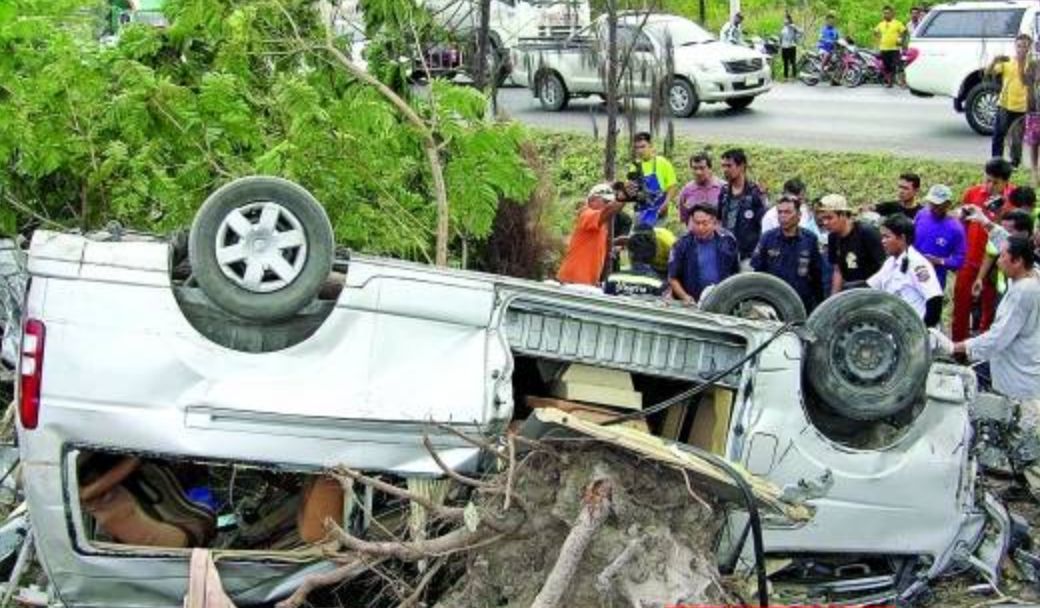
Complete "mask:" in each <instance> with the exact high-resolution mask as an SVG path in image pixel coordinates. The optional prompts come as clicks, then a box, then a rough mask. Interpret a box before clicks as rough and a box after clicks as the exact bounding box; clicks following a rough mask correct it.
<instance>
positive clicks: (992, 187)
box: [983, 158, 1011, 196]
mask: <svg viewBox="0 0 1040 608" xmlns="http://www.w3.org/2000/svg"><path fill="white" fill-rule="evenodd" d="M1010 179H1011V163H1009V162H1008V161H1006V160H1004V159H1003V158H991V159H990V160H989V161H987V162H986V167H985V179H984V181H983V183H984V184H985V186H986V189H987V190H989V193H990V194H992V195H994V196H1001V195H1003V194H1004V188H1007V185H1008V181H1009V180H1010Z"/></svg>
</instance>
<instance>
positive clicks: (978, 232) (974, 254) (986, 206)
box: [950, 158, 1014, 342]
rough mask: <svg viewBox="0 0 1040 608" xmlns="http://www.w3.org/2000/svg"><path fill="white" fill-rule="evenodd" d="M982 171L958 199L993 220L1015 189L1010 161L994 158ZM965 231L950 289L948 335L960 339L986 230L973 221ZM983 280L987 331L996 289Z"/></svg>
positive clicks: (965, 333)
mask: <svg viewBox="0 0 1040 608" xmlns="http://www.w3.org/2000/svg"><path fill="white" fill-rule="evenodd" d="M985 171H986V175H985V178H984V180H983V182H982V183H981V184H979V185H977V186H972V187H971V188H968V190H967V191H966V192H965V193H964V198H963V200H962V201H961V202H962V203H963V204H964V205H972V206H975V207H978V208H980V209H982V211H983V213H985V214H986V217H988V218H990V220H994V221H995V219H996V217H997V216H998V215H999V214H1000V213H1001V212H1002V211H1003V208H1004V207H1007V206H1008V202H1007V197H1008V195H1009V194H1010V193H1011V190H1013V189H1014V188H1013V187H1012V186H1011V183H1010V180H1011V163H1009V162H1008V161H1006V160H1004V159H1003V158H994V159H992V160H990V161H989V162H987V163H986V169H985ZM998 199H999V201H998ZM994 202H996V205H998V206H996V209H994V205H993V204H992V203H994ZM965 232H966V237H967V239H966V240H967V246H966V248H965V253H964V265H963V266H961V269H960V271H958V272H957V283H956V285H954V289H953V323H952V327H951V328H950V335H951V337H952V339H953V341H954V342H963V341H964V340H967V339H968V337H969V335H968V332H969V330H970V329H971V311H972V305H973V297H972V294H971V286H972V284H973V283H975V279H976V278H978V274H979V269H980V268H981V267H982V261H983V260H984V259H985V257H986V239H987V235H986V231H985V230H983V229H982V228H981V227H979V224H978V223H976V222H967V225H966V226H965ZM982 284H983V288H982V295H981V302H980V305H981V314H980V317H979V331H986V330H987V329H989V326H990V323H992V322H993V314H994V312H995V311H996V308H997V290H996V287H995V286H994V284H993V282H992V281H983V283H982Z"/></svg>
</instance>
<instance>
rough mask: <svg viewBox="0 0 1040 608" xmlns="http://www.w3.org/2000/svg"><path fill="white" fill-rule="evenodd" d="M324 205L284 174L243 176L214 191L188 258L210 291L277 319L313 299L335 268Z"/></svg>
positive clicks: (252, 316)
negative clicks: (281, 177) (284, 177)
mask: <svg viewBox="0 0 1040 608" xmlns="http://www.w3.org/2000/svg"><path fill="white" fill-rule="evenodd" d="M333 255H334V244H333V237H332V225H331V224H330V223H329V218H328V216H326V215H325V210H324V209H323V208H322V206H321V204H320V203H318V201H316V200H315V199H314V197H313V196H311V194H310V193H309V192H307V191H306V190H304V189H303V188H301V187H300V186H298V185H296V184H294V183H292V182H290V181H287V180H284V179H280V178H277V177H264V176H251V177H243V178H240V179H236V180H235V181H233V182H231V183H229V184H226V185H224V186H223V187H221V188H220V189H218V190H217V191H216V192H214V193H213V194H211V195H210V196H209V198H207V199H206V202H205V203H203V205H202V207H201V208H200V209H199V211H198V213H196V214H195V220H194V222H193V223H192V226H191V234H190V236H189V239H188V257H189V259H190V260H191V267H192V273H193V274H194V276H195V278H196V280H197V281H198V283H199V286H200V287H201V288H202V290H203V292H205V294H206V295H207V296H208V297H209V298H210V299H211V300H213V302H215V303H216V304H217V305H218V306H220V307H221V308H223V309H224V310H226V311H227V312H229V313H231V314H233V315H236V316H238V317H241V318H243V319H249V320H255V321H277V320H281V319H286V318H288V317H291V316H292V315H294V314H296V313H297V312H298V311H299V310H300V309H301V308H303V307H304V306H306V305H307V304H308V303H310V302H311V301H312V300H313V299H314V298H315V296H316V295H317V293H318V291H319V290H320V289H321V286H322V284H323V283H324V281H325V279H326V277H328V275H329V272H330V271H331V270H332V258H333Z"/></svg>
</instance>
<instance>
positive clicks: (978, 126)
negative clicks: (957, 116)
mask: <svg viewBox="0 0 1040 608" xmlns="http://www.w3.org/2000/svg"><path fill="white" fill-rule="evenodd" d="M999 98H1000V87H998V86H997V85H995V84H993V83H990V82H980V83H979V84H977V85H975V86H974V87H972V88H971V90H970V91H968V96H967V97H966V98H965V100H964V117H965V118H967V119H968V126H970V127H971V128H972V130H973V131H975V132H976V133H978V134H979V135H986V136H989V135H993V129H994V128H996V124H997V100H998V99H999Z"/></svg>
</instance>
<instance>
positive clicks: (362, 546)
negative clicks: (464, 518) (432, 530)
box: [326, 521, 488, 562]
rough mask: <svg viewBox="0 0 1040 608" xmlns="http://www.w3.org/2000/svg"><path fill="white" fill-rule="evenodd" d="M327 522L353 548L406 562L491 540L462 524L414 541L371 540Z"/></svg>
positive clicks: (350, 548) (341, 540)
mask: <svg viewBox="0 0 1040 608" xmlns="http://www.w3.org/2000/svg"><path fill="white" fill-rule="evenodd" d="M326 525H327V526H329V529H330V531H331V533H332V534H333V536H335V537H336V539H338V540H339V542H340V543H342V545H343V546H344V547H346V548H347V549H349V550H351V551H357V552H359V553H366V554H368V555H377V556H380V557H389V558H393V559H399V560H401V561H406V562H415V561H419V560H421V559H425V558H428V557H440V556H444V555H450V554H452V553H458V552H459V551H467V550H469V549H471V548H472V547H473V546H475V545H477V544H480V543H482V542H484V541H485V540H487V537H488V535H487V534H486V533H485V532H482V531H479V530H478V531H476V532H472V531H470V530H469V529H468V528H458V529H456V530H452V531H451V532H448V533H447V534H444V535H441V536H438V537H435V538H430V539H424V540H413V541H407V542H402V541H389V542H387V541H367V540H361V539H360V538H358V537H356V536H354V535H353V534H350V533H349V532H347V531H346V530H344V529H343V528H341V527H339V526H338V525H336V524H335V522H332V521H328V522H326Z"/></svg>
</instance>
